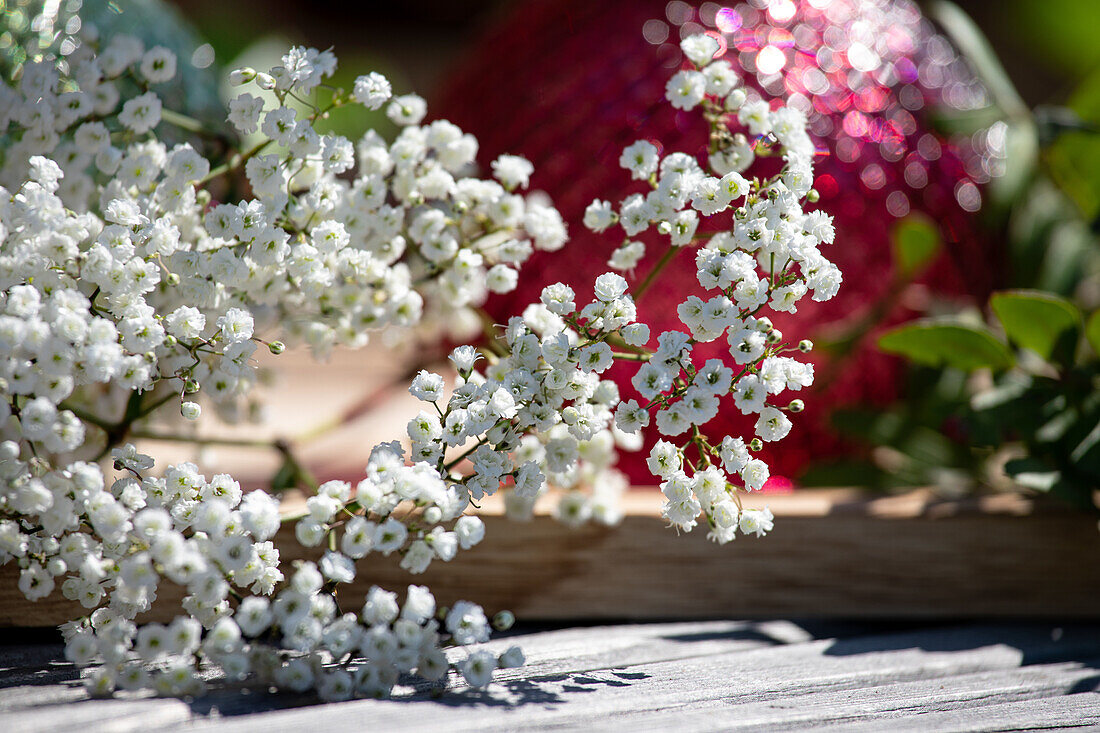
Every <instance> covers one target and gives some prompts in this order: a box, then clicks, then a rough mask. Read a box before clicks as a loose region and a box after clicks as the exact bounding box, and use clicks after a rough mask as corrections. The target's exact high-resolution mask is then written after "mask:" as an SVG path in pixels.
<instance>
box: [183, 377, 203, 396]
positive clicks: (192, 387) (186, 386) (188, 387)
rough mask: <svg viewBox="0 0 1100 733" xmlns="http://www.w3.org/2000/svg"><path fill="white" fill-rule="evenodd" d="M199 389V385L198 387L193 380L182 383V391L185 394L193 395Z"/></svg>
mask: <svg viewBox="0 0 1100 733" xmlns="http://www.w3.org/2000/svg"><path fill="white" fill-rule="evenodd" d="M199 389H201V385H199V383H198V382H196V381H195V380H194V379H188V380H187V381H186V382H184V383H183V391H184V392H186V393H187V394H195V393H196V392H198V391H199Z"/></svg>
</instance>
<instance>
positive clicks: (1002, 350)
mask: <svg viewBox="0 0 1100 733" xmlns="http://www.w3.org/2000/svg"><path fill="white" fill-rule="evenodd" d="M878 346H879V348H880V349H882V350H883V351H886V352H888V353H891V354H899V355H901V356H904V357H906V358H908V359H910V360H912V361H915V362H917V363H919V364H927V365H929V366H936V367H938V366H944V365H946V366H950V367H955V368H956V369H962V370H964V371H974V370H975V369H984V368H989V369H993V370H994V371H1001V370H1003V369H1007V368H1009V367H1010V366H1012V364H1013V358H1012V352H1011V351H1009V350H1008V347H1007V346H1005V345H1004V344H1003V343H1001V342H1000V341H998V340H997V338H996V337H995V336H994V335H993V334H992V333H990V331H989V330H988V329H986V328H984V327H975V326H969V325H964V324H961V323H955V322H948V321H934V320H926V321H916V322H913V323H907V324H905V325H903V326H899V327H897V328H895V329H893V330H891V331H887V332H886V333H885V334H883V335H882V336H880V337H879V340H878Z"/></svg>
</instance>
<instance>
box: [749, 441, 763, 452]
mask: <svg viewBox="0 0 1100 733" xmlns="http://www.w3.org/2000/svg"><path fill="white" fill-rule="evenodd" d="M763 447H764V441H762V440H760V438H753V439H752V441H751V442H750V443H749V450H751V451H758V450H761V449H763Z"/></svg>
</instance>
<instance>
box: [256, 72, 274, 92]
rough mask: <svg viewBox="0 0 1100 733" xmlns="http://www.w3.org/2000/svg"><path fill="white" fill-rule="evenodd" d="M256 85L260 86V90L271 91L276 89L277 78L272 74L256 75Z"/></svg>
mask: <svg viewBox="0 0 1100 733" xmlns="http://www.w3.org/2000/svg"><path fill="white" fill-rule="evenodd" d="M256 85H257V86H259V87H260V89H264V90H266V91H271V90H272V89H274V88H275V77H273V76H272V75H271V74H264V73H259V74H256Z"/></svg>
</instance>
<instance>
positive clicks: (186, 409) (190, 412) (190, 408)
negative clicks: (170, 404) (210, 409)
mask: <svg viewBox="0 0 1100 733" xmlns="http://www.w3.org/2000/svg"><path fill="white" fill-rule="evenodd" d="M180 414H181V415H183V416H184V417H185V418H187V419H188V420H198V419H199V415H201V414H202V406H200V405H199V403H198V402H184V403H183V404H181V405H180Z"/></svg>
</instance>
